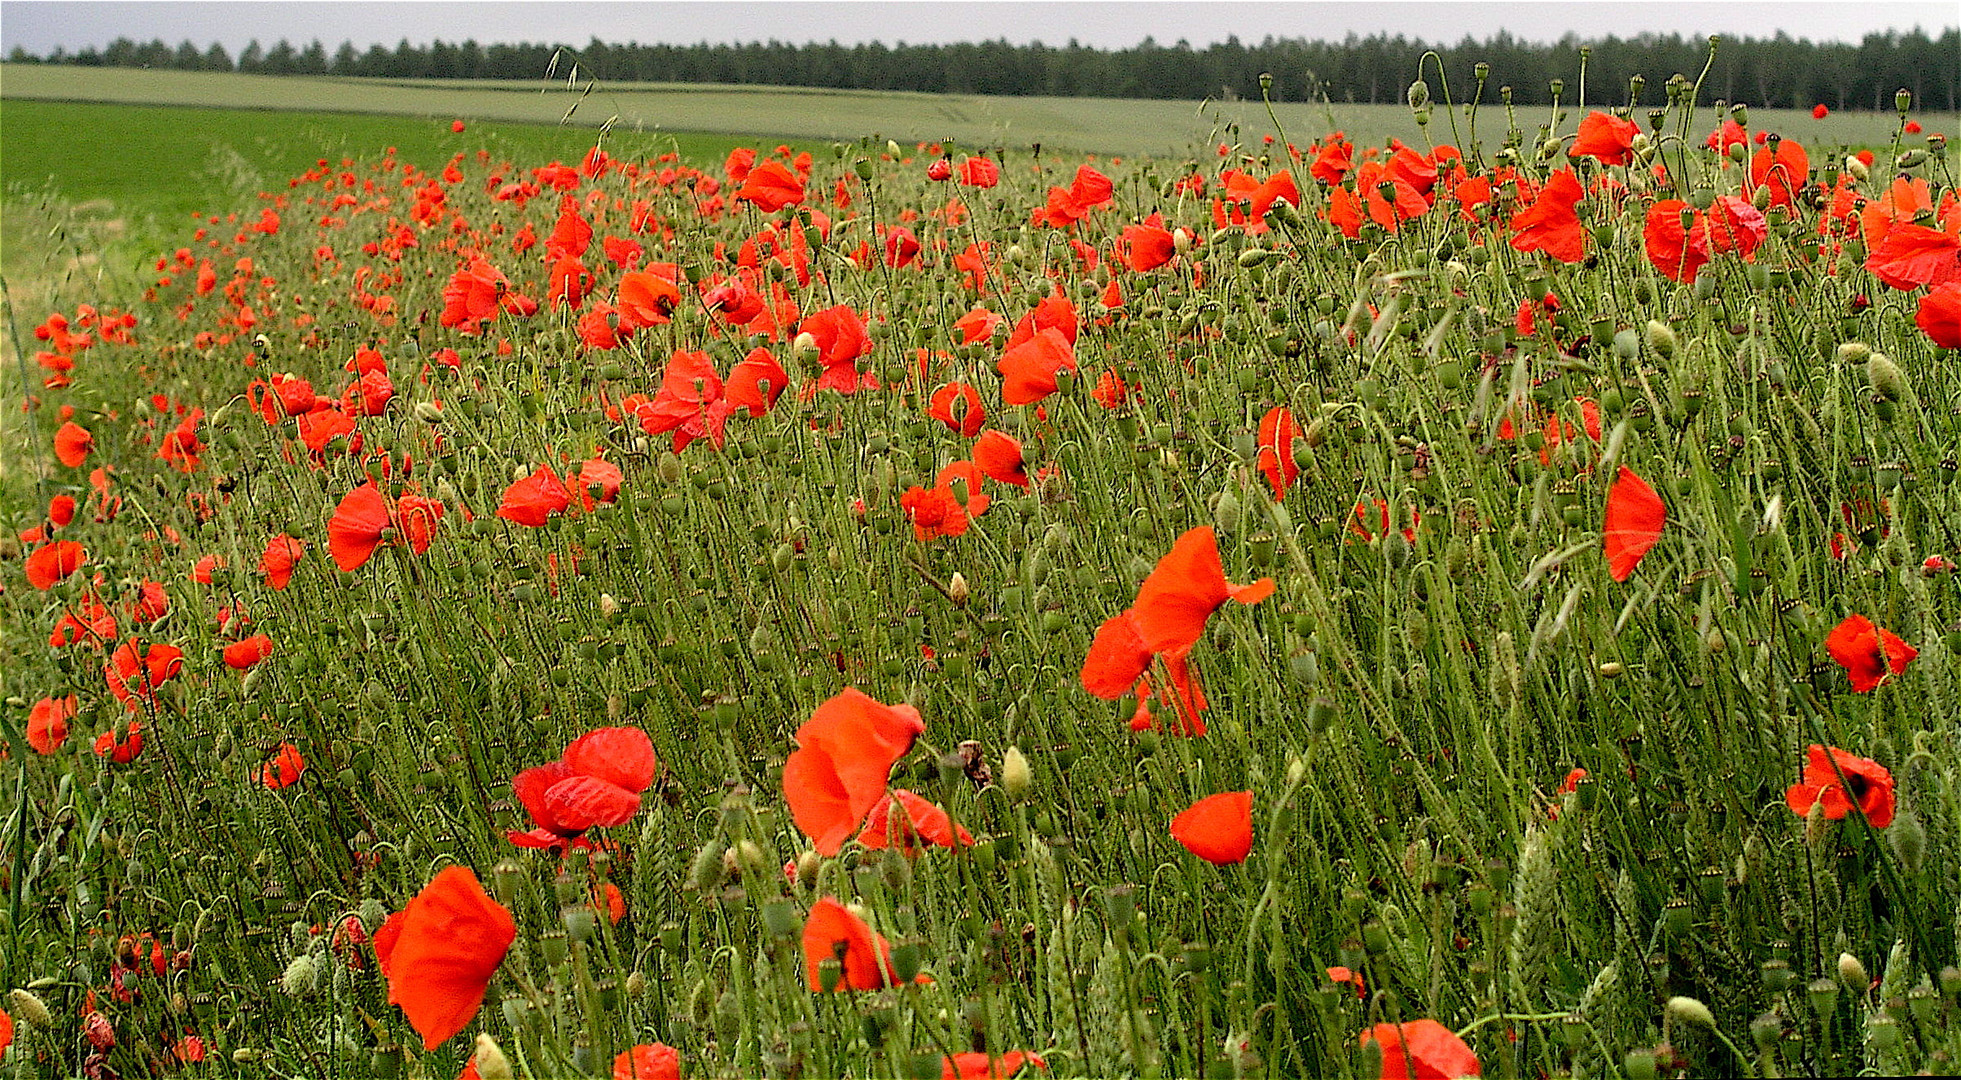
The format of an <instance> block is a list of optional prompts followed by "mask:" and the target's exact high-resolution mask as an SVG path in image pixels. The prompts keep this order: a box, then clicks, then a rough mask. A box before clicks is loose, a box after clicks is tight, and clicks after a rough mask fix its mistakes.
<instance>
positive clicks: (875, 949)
mask: <svg viewBox="0 0 1961 1080" xmlns="http://www.w3.org/2000/svg"><path fill="white" fill-rule="evenodd" d="M803 958H804V969H805V973H806V975H807V977H808V979H809V984H810V988H811V990H813V991H816V992H819V993H821V992H823V990H824V989H825V987H824V979H823V973H822V970H821V968H822V965H823V963H824V961H826V960H836V961H838V963H839V964H841V965H842V966H843V974H842V977H841V978H839V979H838V980H837V983H836V984H835V985H833V986H832V987H831V988H830V989H831V990H832V991H833V992H837V993H842V992H844V991H846V990H881V989H884V988H885V987H888V986H897V985H898V984H899V973H898V972H897V971H895V970H894V969H893V967H892V946H891V944H890V943H889V942H887V941H886V940H885V935H883V934H876V933H873V932H872V928H871V927H869V926H867V925H865V920H863V919H861V918H859V917H858V916H856V915H854V914H852V913H851V909H850V908H847V907H845V906H844V905H843V904H840V903H838V902H837V901H836V900H833V899H832V898H830V897H828V896H826V897H824V898H823V899H821V900H819V901H817V902H816V903H815V904H812V905H810V916H809V918H807V919H805V920H804V924H803ZM919 981H920V982H925V981H927V980H926V977H925V976H923V975H922V976H920V977H919Z"/></svg>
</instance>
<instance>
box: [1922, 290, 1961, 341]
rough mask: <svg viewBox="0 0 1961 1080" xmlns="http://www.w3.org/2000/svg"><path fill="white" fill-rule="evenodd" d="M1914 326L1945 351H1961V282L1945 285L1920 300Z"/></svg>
mask: <svg viewBox="0 0 1961 1080" xmlns="http://www.w3.org/2000/svg"><path fill="white" fill-rule="evenodd" d="M1913 324H1914V325H1915V326H1918V327H1919V328H1920V330H1921V332H1922V333H1924V334H1926V335H1927V340H1929V341H1932V342H1933V343H1934V344H1936V345H1939V346H1940V347H1941V348H1943V349H1961V281H1956V282H1953V283H1952V284H1948V285H1943V286H1941V287H1940V288H1938V289H1935V290H1934V291H1932V292H1930V293H1928V294H1927V295H1925V296H1923V297H1921V298H1920V306H1919V308H1918V309H1916V310H1915V311H1914V314H1913Z"/></svg>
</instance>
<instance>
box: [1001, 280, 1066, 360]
mask: <svg viewBox="0 0 1961 1080" xmlns="http://www.w3.org/2000/svg"><path fill="white" fill-rule="evenodd" d="M1081 324H1082V320H1081V318H1080V317H1078V316H1077V314H1076V305H1075V304H1072V303H1070V302H1069V298H1068V297H1067V296H1064V295H1062V294H1061V293H1051V294H1049V295H1048V296H1045V297H1043V298H1042V301H1041V302H1040V303H1038V304H1036V305H1035V306H1034V307H1033V308H1030V309H1029V311H1028V313H1027V314H1025V315H1023V316H1022V317H1021V319H1020V321H1018V322H1016V323H1015V328H1014V331H1013V332H1012V333H1010V334H1009V335H1008V348H1010V349H1012V348H1014V347H1015V346H1017V345H1021V344H1025V343H1027V342H1029V341H1033V340H1034V339H1035V335H1037V334H1039V333H1041V332H1042V331H1044V330H1059V331H1061V332H1062V338H1063V340H1064V341H1067V342H1068V343H1069V346H1070V347H1071V348H1072V349H1073V348H1074V347H1075V345H1076V332H1077V330H1078V328H1079V327H1080V326H1081Z"/></svg>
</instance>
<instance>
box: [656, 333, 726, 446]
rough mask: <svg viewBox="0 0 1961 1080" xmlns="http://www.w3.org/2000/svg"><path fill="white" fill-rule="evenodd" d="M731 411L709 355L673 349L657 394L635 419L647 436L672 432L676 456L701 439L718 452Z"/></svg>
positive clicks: (719, 377) (724, 437) (723, 439)
mask: <svg viewBox="0 0 1961 1080" xmlns="http://www.w3.org/2000/svg"><path fill="white" fill-rule="evenodd" d="M730 408H731V406H730V405H729V403H728V401H727V399H726V398H725V397H724V396H723V384H722V378H721V376H720V375H717V374H716V373H715V364H714V361H712V360H710V359H709V357H708V354H707V353H705V352H689V351H688V350H686V349H676V350H674V354H673V355H672V356H670V357H669V358H668V360H667V368H666V370H665V371H664V372H663V373H662V375H661V388H660V393H659V394H657V395H655V396H654V400H653V401H652V402H650V403H648V404H647V405H644V406H642V407H641V408H640V409H638V410H637V411H636V415H637V416H639V417H640V427H641V428H642V429H643V430H644V431H646V432H647V434H649V435H662V434H665V433H667V432H670V431H671V432H673V433H674V452H675V453H677V454H678V453H680V452H681V451H683V450H686V449H687V448H688V444H690V443H692V442H694V441H695V440H696V439H699V438H703V437H706V438H707V439H708V441H709V442H710V443H711V444H712V445H714V446H716V447H718V448H719V447H720V446H721V445H722V443H723V442H724V441H725V440H726V439H727V430H728V417H729V410H730Z"/></svg>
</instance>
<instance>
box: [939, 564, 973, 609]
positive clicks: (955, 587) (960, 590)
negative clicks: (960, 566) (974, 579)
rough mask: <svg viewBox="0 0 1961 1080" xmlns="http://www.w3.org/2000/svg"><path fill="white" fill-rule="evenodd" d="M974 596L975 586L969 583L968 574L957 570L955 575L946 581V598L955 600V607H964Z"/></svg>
mask: <svg viewBox="0 0 1961 1080" xmlns="http://www.w3.org/2000/svg"><path fill="white" fill-rule="evenodd" d="M972 596H973V588H972V586H969V585H968V584H967V575H965V574H962V573H960V572H959V571H955V572H954V574H953V577H952V578H951V579H950V580H948V581H947V583H946V598H947V599H948V600H951V601H953V606H954V607H957V608H964V607H966V606H967V601H968V599H969V598H970V597H972Z"/></svg>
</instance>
